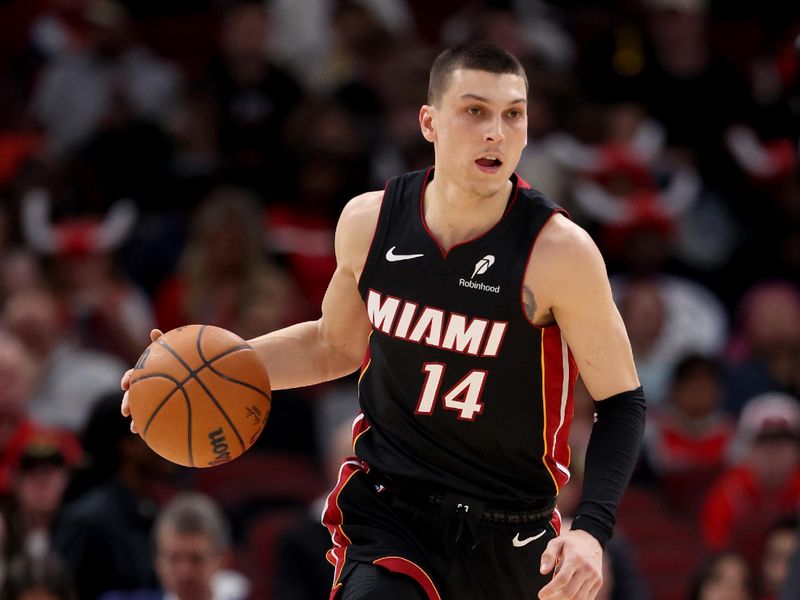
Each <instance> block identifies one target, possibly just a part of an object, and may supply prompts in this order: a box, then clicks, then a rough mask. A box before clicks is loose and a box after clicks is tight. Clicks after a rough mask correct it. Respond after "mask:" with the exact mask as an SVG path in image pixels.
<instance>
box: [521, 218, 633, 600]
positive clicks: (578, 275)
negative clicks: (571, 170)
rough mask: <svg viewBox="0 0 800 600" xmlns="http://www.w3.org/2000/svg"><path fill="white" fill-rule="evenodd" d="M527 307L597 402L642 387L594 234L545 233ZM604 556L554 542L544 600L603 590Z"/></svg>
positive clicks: (566, 541)
mask: <svg viewBox="0 0 800 600" xmlns="http://www.w3.org/2000/svg"><path fill="white" fill-rule="evenodd" d="M523 306H524V307H525V310H526V312H527V314H528V317H529V318H530V319H531V320H532V322H534V323H536V324H538V325H545V324H548V323H551V322H553V321H555V322H556V323H557V324H558V326H559V329H560V330H561V332H562V334H563V336H564V338H565V340H566V342H567V344H568V345H569V347H570V349H571V351H572V353H573V356H574V358H575V361H576V363H577V365H578V370H579V372H580V374H581V377H582V378H583V380H584V383H585V384H586V387H587V389H588V391H589V393H590V394H591V395H592V397H593V398H594V399H596V400H602V399H605V398H608V397H612V396H614V395H616V394H619V393H621V392H625V391H628V390H633V389H634V388H637V387H638V386H639V380H638V377H637V375H636V369H635V366H634V362H633V355H632V352H631V348H630V343H629V341H628V336H627V333H626V331H625V326H624V324H623V322H622V318H621V317H620V315H619V312H618V310H617V308H616V306H615V304H614V301H613V299H612V295H611V288H610V285H609V282H608V276H607V273H606V269H605V264H604V262H603V259H602V256H601V255H600V252H599V250H598V249H597V246H596V245H595V243H594V242H593V241H592V239H591V238H590V237H589V235H588V234H587V233H586V232H585V231H584V230H583V229H581V228H580V227H578V226H577V225H575V224H574V223H572V222H571V221H569V220H568V219H566V218H565V217H563V216H561V215H555V216H554V217H553V218H552V219H551V221H550V223H548V225H547V226H546V227H545V229H544V230H543V231H542V233H541V236H540V240H538V242H537V248H536V252H535V253H534V258H533V259H532V261H531V264H529V266H528V271H527V273H526V278H525V284H524V286H523ZM602 558H603V551H602V547H601V544H600V542H599V541H598V540H597V539H596V538H594V537H593V536H592V535H591V534H589V533H588V532H587V531H583V530H580V529H574V530H571V531H568V532H566V533H565V534H563V535H562V536H560V537H558V538H556V539H555V540H552V541H551V542H550V544H549V545H548V548H547V550H546V551H545V553H544V554H543V555H542V565H541V570H542V572H545V573H547V572H550V571H552V570H553V569H554V567H555V565H556V564H557V563H558V569H557V572H556V575H555V576H554V578H553V580H552V581H551V582H550V583H549V584H548V585H547V586H545V587H544V588H543V589H542V590H541V592H540V594H539V597H540V598H541V599H542V600H549V599H557V598H570V599H575V600H590V599H592V598H594V596H595V594H596V593H597V591H598V590H599V588H600V586H601V584H602Z"/></svg>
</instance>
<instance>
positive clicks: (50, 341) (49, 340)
mask: <svg viewBox="0 0 800 600" xmlns="http://www.w3.org/2000/svg"><path fill="white" fill-rule="evenodd" d="M0 324H2V325H4V326H5V327H7V328H8V329H9V330H10V331H11V332H13V333H14V334H15V335H16V336H17V337H18V338H19V340H20V341H22V343H23V344H24V346H25V348H26V349H27V351H28V353H29V354H30V355H31V356H32V357H33V359H34V365H35V369H36V371H37V382H36V385H35V387H34V389H33V391H32V397H31V399H30V403H29V408H30V411H31V414H32V415H33V417H34V418H35V419H36V420H37V421H38V422H40V423H42V424H45V425H50V426H55V427H61V428H64V429H67V430H69V431H73V432H78V431H79V430H80V429H81V428H82V427H83V425H84V424H85V422H86V418H87V416H88V414H89V411H90V410H91V408H92V405H93V403H94V402H95V400H96V399H97V398H98V397H99V396H100V395H102V394H103V393H106V392H109V391H112V390H118V389H119V380H120V377H121V376H122V373H124V372H125V369H126V366H125V364H123V363H122V362H120V361H118V360H116V359H115V358H113V357H112V356H110V355H107V354H104V353H101V352H95V351H90V350H85V349H82V348H80V347H78V346H76V345H75V344H74V343H73V342H72V340H70V339H69V338H68V337H67V334H66V331H65V330H64V327H63V323H62V321H61V319H60V315H59V311H58V304H57V301H56V298H55V297H54V296H53V294H52V293H50V292H49V291H48V290H46V289H43V288H33V289H28V290H21V291H18V292H17V293H15V294H14V295H12V296H11V297H10V298H9V299H8V301H7V302H6V304H5V306H4V308H3V311H2V313H0Z"/></svg>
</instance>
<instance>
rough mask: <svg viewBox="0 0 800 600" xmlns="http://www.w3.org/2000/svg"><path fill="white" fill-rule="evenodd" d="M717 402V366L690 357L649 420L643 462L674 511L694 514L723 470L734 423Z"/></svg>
mask: <svg viewBox="0 0 800 600" xmlns="http://www.w3.org/2000/svg"><path fill="white" fill-rule="evenodd" d="M722 399H723V395H722V372H721V368H720V365H719V364H718V363H717V361H716V360H714V359H713V358H709V357H705V356H700V355H696V354H692V355H689V356H686V357H685V358H684V359H682V360H681V361H680V362H679V363H678V365H677V366H676V368H675V370H674V371H673V374H672V381H671V385H670V391H669V395H668V397H667V402H666V403H665V404H664V405H662V406H657V407H655V409H654V411H653V414H652V415H651V418H650V419H649V420H648V429H647V434H646V435H645V449H646V455H647V460H648V462H649V464H650V466H651V467H652V469H653V470H654V472H655V473H656V475H657V476H658V479H659V481H660V482H661V484H662V491H663V492H664V493H665V495H666V497H667V498H668V499H669V500H670V502H671V504H672V505H673V506H675V507H676V508H678V509H679V510H684V511H687V510H688V511H690V512H691V513H692V514H695V512H696V510H697V509H698V508H699V504H700V502H701V501H702V499H703V497H704V496H705V493H706V491H707V490H708V485H709V483H711V482H713V480H714V479H716V478H717V477H718V476H719V475H720V474H721V473H722V471H723V469H724V467H725V458H726V453H727V450H728V443H729V442H730V440H731V438H732V436H733V433H734V431H735V422H734V421H733V419H732V418H731V417H730V416H728V414H727V413H725V412H723V411H722Z"/></svg>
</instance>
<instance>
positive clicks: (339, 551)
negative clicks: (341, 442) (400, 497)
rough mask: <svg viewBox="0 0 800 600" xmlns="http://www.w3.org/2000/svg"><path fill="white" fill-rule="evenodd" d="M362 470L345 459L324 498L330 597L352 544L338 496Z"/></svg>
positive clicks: (335, 587) (333, 594)
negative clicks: (329, 543)
mask: <svg viewBox="0 0 800 600" xmlns="http://www.w3.org/2000/svg"><path fill="white" fill-rule="evenodd" d="M361 470H362V466H361V463H360V462H359V461H357V460H355V459H349V460H345V461H344V462H343V463H342V466H341V467H340V468H339V479H338V481H337V482H336V486H335V487H334V488H333V490H332V491H331V493H330V494H328V498H327V499H326V500H325V507H324V508H323V509H322V524H323V525H324V526H325V527H326V528H327V529H328V532H329V533H330V534H331V542H332V544H333V546H332V548H331V549H330V550H328V552H327V554H326V555H325V558H326V559H327V561H328V562H329V563H331V564H332V565H334V573H333V585H332V590H331V598H333V597H334V596H335V594H336V591H337V588H338V586H339V585H340V583H339V578H340V577H341V576H342V571H343V570H344V564H345V561H346V560H347V549H348V548H349V547H350V546H351V545H352V541H351V540H350V538H349V537H348V536H347V534H346V533H345V532H344V514H343V513H342V509H341V508H340V507H339V496H340V495H341V493H342V490H343V489H344V488H345V486H346V485H347V484H348V482H349V481H350V479H352V477H353V475H355V474H356V473H358V472H359V471H361Z"/></svg>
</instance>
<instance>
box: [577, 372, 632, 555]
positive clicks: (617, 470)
mask: <svg viewBox="0 0 800 600" xmlns="http://www.w3.org/2000/svg"><path fill="white" fill-rule="evenodd" d="M595 412H596V413H597V420H596V422H595V424H594V427H593V428H592V434H591V436H590V437H589V446H588V447H587V449H586V473H585V475H584V481H583V493H582V494H581V501H580V503H579V504H578V510H577V512H576V516H575V519H574V520H573V522H572V529H582V530H584V531H587V532H588V533H590V534H592V535H593V536H594V537H596V538H597V540H598V541H599V542H600V545H601V546H605V544H606V542H607V541H608V540H609V539H610V538H611V535H612V534H613V532H614V523H615V521H616V514H617V508H618V507H619V503H620V501H621V500H622V494H623V493H624V492H625V488H626V487H627V485H628V482H629V481H630V478H631V475H632V474H633V469H634V467H635V466H636V461H637V459H638V457H639V448H640V447H641V444H642V435H643V434H644V420H645V416H644V415H645V401H644V392H643V391H642V388H641V387H638V388H636V389H635V390H631V391H629V392H622V393H621V394H617V395H615V396H611V397H610V398H607V399H605V400H601V401H599V402H595Z"/></svg>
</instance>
